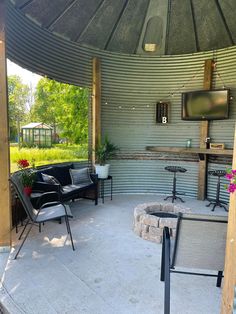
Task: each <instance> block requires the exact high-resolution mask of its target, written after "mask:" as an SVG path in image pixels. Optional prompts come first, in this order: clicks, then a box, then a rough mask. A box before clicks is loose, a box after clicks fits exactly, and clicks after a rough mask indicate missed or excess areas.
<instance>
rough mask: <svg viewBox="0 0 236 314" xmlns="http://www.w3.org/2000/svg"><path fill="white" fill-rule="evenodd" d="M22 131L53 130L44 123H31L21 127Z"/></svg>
mask: <svg viewBox="0 0 236 314" xmlns="http://www.w3.org/2000/svg"><path fill="white" fill-rule="evenodd" d="M21 128H22V129H51V130H52V127H50V126H49V125H47V124H45V123H43V122H31V123H29V124H26V125H24V126H22V127H21Z"/></svg>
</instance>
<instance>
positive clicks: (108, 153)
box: [95, 137, 119, 179]
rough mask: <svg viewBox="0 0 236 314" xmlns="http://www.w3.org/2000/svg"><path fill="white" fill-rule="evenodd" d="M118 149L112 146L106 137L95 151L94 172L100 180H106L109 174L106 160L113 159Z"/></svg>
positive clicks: (108, 165)
mask: <svg viewBox="0 0 236 314" xmlns="http://www.w3.org/2000/svg"><path fill="white" fill-rule="evenodd" d="M118 150H119V148H118V147H117V146H116V145H114V144H112V143H111V142H110V141H109V139H108V138H107V137H105V139H104V142H103V143H100V144H99V145H98V146H97V148H96V149H95V155H96V164H95V171H96V174H97V175H98V178H100V179H106V178H107V177H108V174H109V168H110V164H107V160H109V159H111V158H112V157H114V156H115V155H116V153H117V151H118Z"/></svg>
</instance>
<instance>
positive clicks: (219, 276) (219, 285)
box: [216, 271, 223, 288]
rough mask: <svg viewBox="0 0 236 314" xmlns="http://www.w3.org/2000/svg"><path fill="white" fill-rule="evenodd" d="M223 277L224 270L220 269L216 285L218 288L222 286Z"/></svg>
mask: <svg viewBox="0 0 236 314" xmlns="http://www.w3.org/2000/svg"><path fill="white" fill-rule="evenodd" d="M222 278H223V271H218V276H217V282H216V287H218V288H220V287H221V282H222Z"/></svg>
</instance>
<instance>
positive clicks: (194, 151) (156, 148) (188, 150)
mask: <svg viewBox="0 0 236 314" xmlns="http://www.w3.org/2000/svg"><path fill="white" fill-rule="evenodd" d="M146 150H148V151H151V152H156V153H161V152H163V153H175V154H198V155H225V156H233V149H210V148H197V147H196V148H195V147H193V148H192V147H191V148H185V147H162V146H146Z"/></svg>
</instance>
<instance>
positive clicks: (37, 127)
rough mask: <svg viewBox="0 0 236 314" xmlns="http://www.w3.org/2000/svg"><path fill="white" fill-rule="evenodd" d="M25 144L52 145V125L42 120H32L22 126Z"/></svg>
mask: <svg viewBox="0 0 236 314" xmlns="http://www.w3.org/2000/svg"><path fill="white" fill-rule="evenodd" d="M21 134H22V144H23V146H38V147H51V146H52V127H50V126H49V125H47V124H45V123H42V122H31V123H29V124H27V125H24V126H22V128H21Z"/></svg>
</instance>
